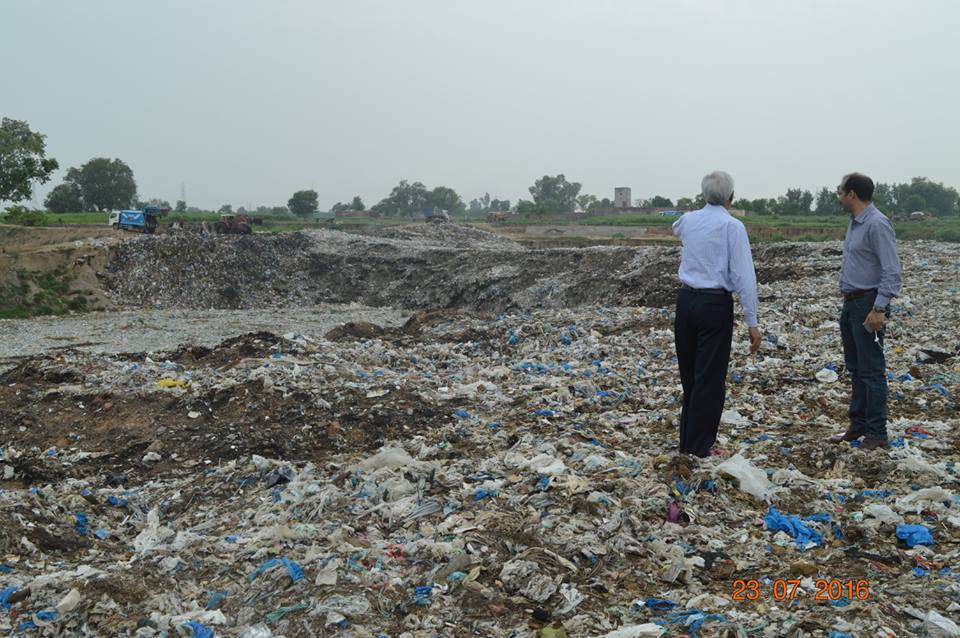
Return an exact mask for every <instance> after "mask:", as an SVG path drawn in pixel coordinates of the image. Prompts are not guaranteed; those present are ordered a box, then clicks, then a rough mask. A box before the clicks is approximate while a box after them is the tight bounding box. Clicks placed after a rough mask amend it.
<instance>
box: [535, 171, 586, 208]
mask: <svg viewBox="0 0 960 638" xmlns="http://www.w3.org/2000/svg"><path fill="white" fill-rule="evenodd" d="M580 188H581V184H580V183H579V182H568V181H567V178H566V177H565V176H564V175H563V174H562V173H561V174H559V175H556V176H555V177H551V176H549V175H544V176H543V177H541V178H540V179H538V180H537V181H536V182H534V183H533V186H531V187H530V189H529V190H530V194H531V195H532V196H533V201H534V203H535V204H536V205H537V206H538V207H540V208H541V209H542V210H544V211H546V212H550V213H569V212H572V211H573V209H574V208H575V207H576V204H577V195H578V194H579V193H580Z"/></svg>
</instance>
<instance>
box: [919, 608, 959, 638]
mask: <svg viewBox="0 0 960 638" xmlns="http://www.w3.org/2000/svg"><path fill="white" fill-rule="evenodd" d="M923 629H924V631H925V632H926V635H927V636H929V637H930V638H955V637H956V636H960V626H957V623H955V622H953V621H952V620H950V619H949V618H946V617H944V616H941V615H940V614H939V613H938V612H936V611H934V610H932V609H931V610H929V611H928V612H927V615H926V616H924V618H923Z"/></svg>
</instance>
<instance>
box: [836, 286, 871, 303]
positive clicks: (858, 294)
mask: <svg viewBox="0 0 960 638" xmlns="http://www.w3.org/2000/svg"><path fill="white" fill-rule="evenodd" d="M875 292H877V289H876V288H871V289H869V290H854V291H852V292H845V293H843V300H844V301H850V300H851V299H860V298H862V297H866V296H867V295H870V294H873V293H875Z"/></svg>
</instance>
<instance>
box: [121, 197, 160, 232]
mask: <svg viewBox="0 0 960 638" xmlns="http://www.w3.org/2000/svg"><path fill="white" fill-rule="evenodd" d="M164 212H165V211H164V210H163V209H162V208H160V207H159V206H157V205H155V204H149V205H147V206H144V207H143V210H120V211H114V212H112V213H110V218H109V220H108V221H107V224H108V225H109V226H111V227H112V228H115V229H117V230H129V231H131V232H135V233H146V234H152V233H155V232H157V227H158V226H159V224H160V217H161V216H162V215H163V213H164Z"/></svg>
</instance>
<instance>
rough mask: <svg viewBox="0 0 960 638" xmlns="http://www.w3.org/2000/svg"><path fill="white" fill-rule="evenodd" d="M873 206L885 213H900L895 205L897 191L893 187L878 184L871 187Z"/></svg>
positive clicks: (881, 183)
mask: <svg viewBox="0 0 960 638" xmlns="http://www.w3.org/2000/svg"><path fill="white" fill-rule="evenodd" d="M873 205H874V206H876V207H877V208H879V209H880V210H881V211H885V212H887V213H902V212H904V211H902V210H900V206H899V205H898V203H897V189H896V187H895V185H893V186H891V185H890V184H884V183H883V182H879V183H877V184H875V185H874V187H873Z"/></svg>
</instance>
